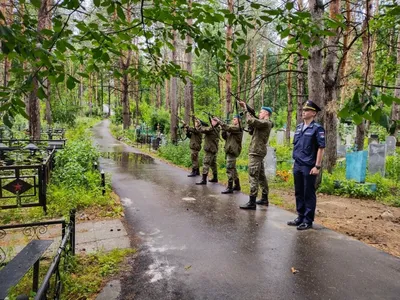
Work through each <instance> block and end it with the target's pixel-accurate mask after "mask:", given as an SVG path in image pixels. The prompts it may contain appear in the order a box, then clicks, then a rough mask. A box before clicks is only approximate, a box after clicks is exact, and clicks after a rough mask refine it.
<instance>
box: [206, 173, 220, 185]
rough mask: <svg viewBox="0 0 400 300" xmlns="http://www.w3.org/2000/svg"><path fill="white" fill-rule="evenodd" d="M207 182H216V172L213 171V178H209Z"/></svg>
mask: <svg viewBox="0 0 400 300" xmlns="http://www.w3.org/2000/svg"><path fill="white" fill-rule="evenodd" d="M208 182H215V183H217V182H218V175H217V173H214V174H213V178H212V179H211V180H209V181H208Z"/></svg>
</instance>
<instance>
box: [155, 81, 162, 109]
mask: <svg viewBox="0 0 400 300" xmlns="http://www.w3.org/2000/svg"><path fill="white" fill-rule="evenodd" d="M156 107H157V108H158V109H160V108H161V85H160V84H157V104H156Z"/></svg>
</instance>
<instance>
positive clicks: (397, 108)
mask: <svg viewBox="0 0 400 300" xmlns="http://www.w3.org/2000/svg"><path fill="white" fill-rule="evenodd" d="M399 64H400V33H399V34H398V36H397V65H399ZM396 86H397V87H398V86H400V72H399V73H398V74H397V79H396ZM394 96H395V97H396V98H400V89H395V90H394ZM391 119H392V121H397V122H399V121H400V105H399V104H397V103H395V102H393V106H392V113H391ZM398 132H399V126H397V127H396V129H395V132H394V133H393V136H395V137H396V138H397V134H398Z"/></svg>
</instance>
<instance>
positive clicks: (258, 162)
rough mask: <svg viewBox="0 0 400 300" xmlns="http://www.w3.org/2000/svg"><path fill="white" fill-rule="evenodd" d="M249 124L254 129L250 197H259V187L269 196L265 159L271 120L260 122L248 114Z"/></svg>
mask: <svg viewBox="0 0 400 300" xmlns="http://www.w3.org/2000/svg"><path fill="white" fill-rule="evenodd" d="M247 124H248V125H249V126H251V127H252V128H254V132H253V135H252V137H251V141H250V148H249V181H250V196H254V197H257V193H258V186H261V189H262V193H263V195H268V181H267V177H266V176H265V170H264V163H263V159H264V157H265V156H266V155H267V143H268V139H269V135H270V132H271V128H272V126H273V125H272V124H273V123H272V122H271V121H270V120H259V119H256V118H254V117H253V116H251V115H250V114H249V113H247Z"/></svg>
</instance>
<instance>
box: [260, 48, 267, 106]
mask: <svg viewBox="0 0 400 300" xmlns="http://www.w3.org/2000/svg"><path fill="white" fill-rule="evenodd" d="M266 72H267V47H266V46H265V47H264V49H263V65H262V74H261V76H262V80H261V106H264V92H265V75H266Z"/></svg>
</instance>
